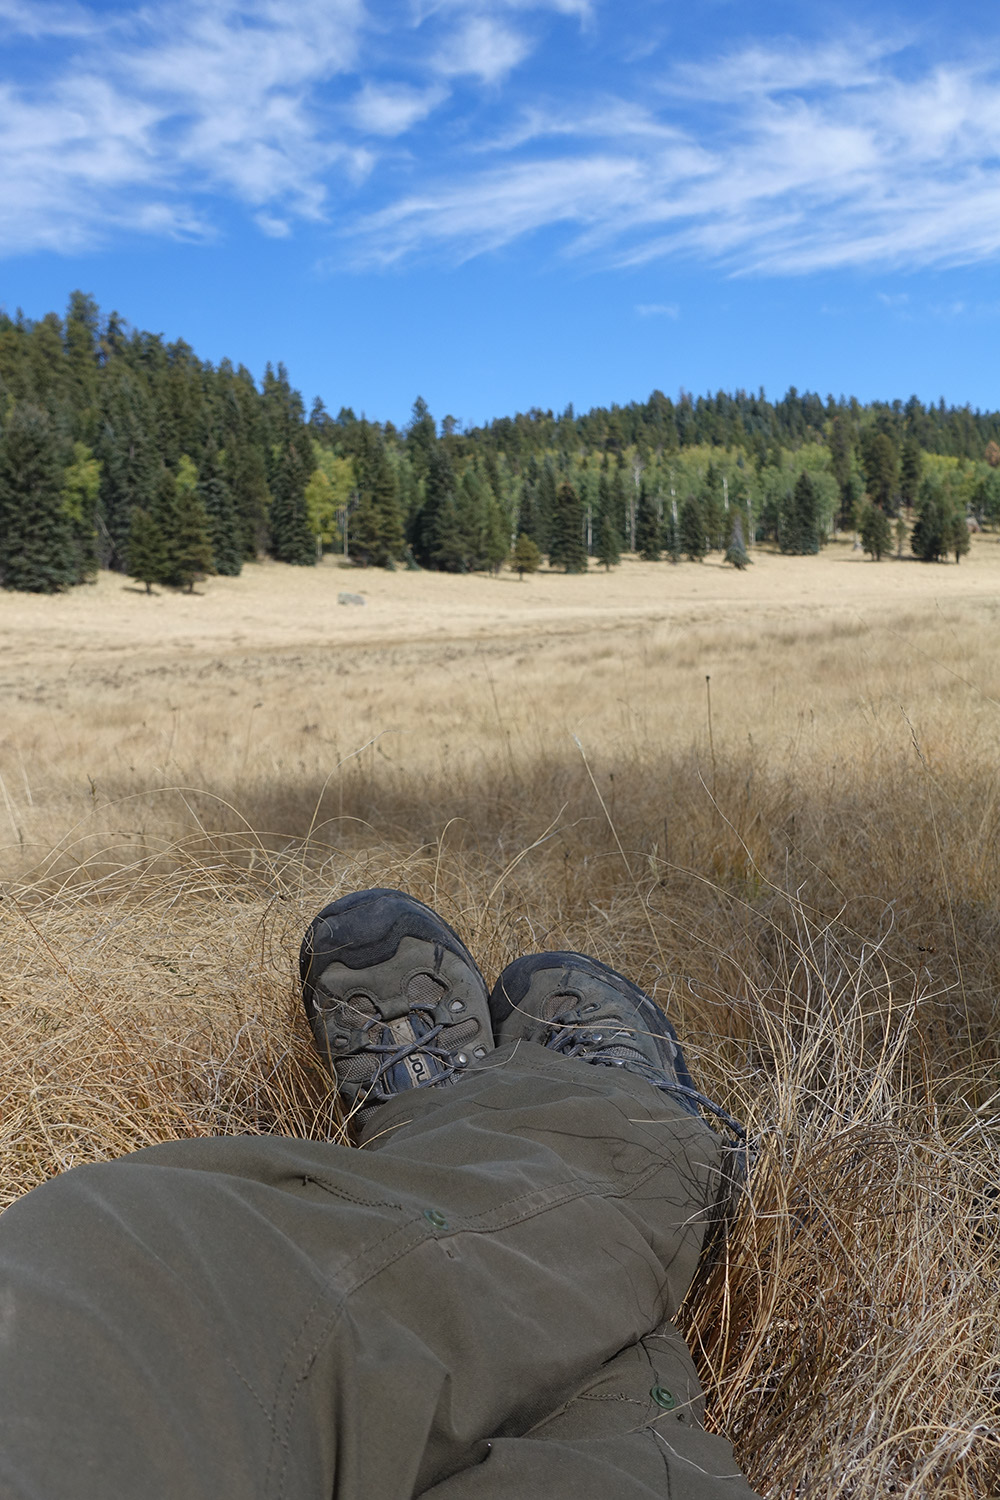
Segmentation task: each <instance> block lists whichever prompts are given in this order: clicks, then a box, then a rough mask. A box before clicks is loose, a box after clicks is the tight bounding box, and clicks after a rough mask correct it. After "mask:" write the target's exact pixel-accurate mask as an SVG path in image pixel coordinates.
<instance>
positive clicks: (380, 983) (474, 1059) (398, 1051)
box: [299, 889, 493, 1125]
mask: <svg viewBox="0 0 1000 1500" xmlns="http://www.w3.org/2000/svg"><path fill="white" fill-rule="evenodd" d="M299 968H300V973H301V976H302V998H303V1000H304V1002H305V1008H306V1015H307V1016H308V1018H309V1024H310V1026H311V1027H312V1033H313V1037H314V1039H315V1042H316V1045H317V1047H318V1048H319V1051H320V1053H321V1054H322V1057H323V1059H324V1061H325V1062H326V1063H327V1065H328V1067H329V1068H330V1070H331V1072H332V1073H333V1075H334V1079H335V1081H336V1084H337V1088H338V1090H339V1092H340V1095H341V1097H342V1099H343V1101H344V1104H345V1105H346V1107H347V1109H348V1110H349V1111H350V1112H351V1119H352V1124H354V1125H364V1124H365V1123H366V1122H367V1121H368V1119H369V1118H370V1116H371V1115H372V1114H373V1113H374V1112H375V1110H376V1109H377V1108H378V1106H379V1105H381V1104H385V1103H387V1102H388V1100H390V1099H393V1098H395V1097H396V1095H397V1094H400V1093H402V1092H403V1091H404V1090H406V1089H414V1088H428V1087H431V1086H435V1085H438V1084H449V1083H454V1082H455V1081H456V1080H457V1079H459V1078H460V1077H461V1076H462V1074H463V1073H464V1072H465V1070H466V1069H467V1068H471V1067H474V1066H475V1065H476V1064H477V1063H480V1062H482V1060H483V1059H484V1058H485V1057H486V1056H487V1054H488V1053H489V1052H491V1051H492V1050H493V1033H492V1027H491V1024H490V1010H489V1001H488V999H487V993H486V984H485V982H484V980H483V976H482V975H481V974H480V972H479V969H478V967H477V965H476V962H475V959H474V958H473V957H472V955H471V953H470V952H469V950H468V949H467V948H466V946H465V944H464V943H463V942H462V940H461V938H460V937H459V936H458V934H457V933H456V932H455V931H454V930H453V929H452V928H451V927H449V926H448V924H447V922H445V921H444V920H443V919H442V918H441V917H439V916H438V914H437V912H435V911H432V909H431V908H430V907H429V906H425V905H424V903H423V902H422V901H417V900H416V898H415V897H413V896H410V895H407V894H406V892H405V891H394V890H384V889H377V890H370V891H355V892H354V893H353V894H352V895H350V896H342V897H341V898H340V900H339V901H334V902H332V903H331V904H330V905H329V906H326V907H324V908H323V910H322V911H321V912H320V913H319V915H318V916H317V917H316V918H315V919H314V921H313V922H312V924H311V925H310V927H309V930H308V932H307V933H306V935H305V939H304V941H303V943H302V952H301V955H300V958H299Z"/></svg>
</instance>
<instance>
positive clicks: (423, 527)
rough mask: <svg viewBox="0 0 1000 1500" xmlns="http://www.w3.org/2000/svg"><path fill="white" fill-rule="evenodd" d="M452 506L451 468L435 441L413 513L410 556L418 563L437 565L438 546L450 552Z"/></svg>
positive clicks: (453, 526)
mask: <svg viewBox="0 0 1000 1500" xmlns="http://www.w3.org/2000/svg"><path fill="white" fill-rule="evenodd" d="M454 506H455V471H454V469H453V468H452V466H451V458H450V456H449V453H448V450H447V448H446V447H445V446H444V445H443V444H441V443H436V444H435V445H434V447H433V449H432V450H431V453H430V458H429V461H428V468H427V479H426V482H425V485H424V503H423V505H422V506H421V507H420V510H419V511H418V512H417V515H416V517H415V521H414V526H413V535H412V538H411V541H412V544H413V553H414V556H415V557H416V559H417V562H418V563H420V565H421V566H422V567H425V568H428V567H437V566H439V563H438V553H439V551H440V550H441V549H442V547H443V550H444V552H445V554H446V555H450V553H451V552H452V550H453V544H455V537H454V533H455V531H456V527H457V517H456V515H455V511H454ZM446 511H447V512H448V514H447V515H446V514H445V512H446ZM455 545H456V546H457V544H455Z"/></svg>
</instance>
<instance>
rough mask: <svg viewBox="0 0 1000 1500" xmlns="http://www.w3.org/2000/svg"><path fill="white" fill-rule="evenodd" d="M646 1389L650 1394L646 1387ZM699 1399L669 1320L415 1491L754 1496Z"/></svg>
mask: <svg viewBox="0 0 1000 1500" xmlns="http://www.w3.org/2000/svg"><path fill="white" fill-rule="evenodd" d="M654 1393H655V1394H654ZM703 1419H704V1401H703V1398H702V1393H701V1387H700V1385H699V1382H698V1376H697V1373H696V1371H695V1369H694V1365H693V1364H692V1362H691V1356H690V1355H689V1353H688V1351H687V1348H686V1346H685V1344H684V1341H683V1340H682V1338H681V1336H680V1334H679V1333H678V1332H677V1330H676V1329H675V1328H673V1327H672V1326H670V1325H667V1326H666V1327H665V1328H664V1329H663V1330H662V1331H661V1332H659V1333H657V1334H655V1335H653V1334H651V1335H650V1336H649V1337H648V1338H646V1339H642V1340H641V1341H640V1342H639V1343H638V1344H634V1345H632V1346H631V1347H630V1348H628V1349H623V1350H622V1351H621V1353H620V1354H617V1355H615V1357H614V1358H613V1359H611V1360H609V1361H608V1362H607V1364H606V1365H604V1366H603V1367H602V1368H601V1370H600V1371H599V1372H598V1373H597V1374H596V1375H594V1376H592V1377H591V1379H590V1380H588V1381H586V1382H585V1383H584V1385H583V1386H582V1387H581V1389H580V1390H579V1391H576V1392H575V1393H574V1394H573V1396H572V1397H571V1398H570V1400H569V1401H567V1402H566V1403H565V1404H564V1405H563V1406H562V1407H560V1408H559V1410H558V1411H556V1412H554V1413H552V1415H551V1416H549V1417H547V1418H546V1419H545V1420H544V1421H542V1422H540V1423H539V1424H538V1426H537V1427H534V1428H533V1429H532V1430H531V1431H530V1432H528V1433H526V1434H525V1435H524V1436H523V1437H506V1438H496V1439H494V1440H493V1442H492V1443H491V1445H490V1452H489V1455H488V1459H487V1461H484V1462H483V1463H481V1464H477V1465H473V1466H471V1467H469V1468H466V1469H463V1470H461V1471H460V1472H459V1473H458V1474H455V1475H453V1476H452V1477H451V1478H450V1479H446V1480H444V1482H443V1483H441V1484H439V1485H435V1486H434V1487H433V1488H432V1489H430V1490H427V1491H425V1493H424V1496H423V1497H422V1500H500V1497H508V1500H522V1497H525V1500H526V1497H529V1496H530V1497H532V1500H534V1497H536V1496H544V1497H545V1500H670V1497H672V1500H755V1495H754V1492H753V1491H752V1490H751V1488H750V1486H749V1485H748V1484H747V1482H746V1480H745V1478H744V1477H743V1475H742V1474H741V1473H740V1470H739V1467H738V1465H737V1463H736V1460H735V1458H734V1456H733V1450H732V1446H731V1444H729V1443H728V1442H727V1441H726V1440H725V1438H722V1437H719V1436H718V1435H717V1434H714V1433H708V1432H706V1431H705V1428H704V1425H703Z"/></svg>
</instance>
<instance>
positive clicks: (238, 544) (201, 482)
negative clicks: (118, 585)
mask: <svg viewBox="0 0 1000 1500" xmlns="http://www.w3.org/2000/svg"><path fill="white" fill-rule="evenodd" d="M198 493H199V495H200V496H201V501H202V504H203V505H204V507H205V513H206V515H207V516H208V524H209V530H210V533H211V537H212V571H213V572H215V573H221V574H222V575H223V576H224V577H227V578H238V577H239V575H240V573H241V572H242V570H243V545H242V543H243V539H242V536H241V535H240V526H239V523H238V520H237V516H236V507H235V506H234V505H233V494H232V491H231V490H230V488H229V485H228V484H227V482H226V476H225V473H224V472H223V468H222V464H221V462H220V461H219V450H218V447H217V446H216V443H215V439H214V438H209V440H208V442H207V444H206V445H205V451H204V453H203V454H202V460H201V467H200V469H199V470H198ZM131 571H132V570H131V567H130V568H129V572H131ZM132 576H133V578H134V577H135V574H134V573H133V574H132Z"/></svg>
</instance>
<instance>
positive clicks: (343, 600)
mask: <svg viewBox="0 0 1000 1500" xmlns="http://www.w3.org/2000/svg"><path fill="white" fill-rule="evenodd" d="M337 603H338V604H367V603H368V601H367V599H366V598H365V596H364V595H363V594H345V593H340V594H338V595H337Z"/></svg>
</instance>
